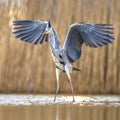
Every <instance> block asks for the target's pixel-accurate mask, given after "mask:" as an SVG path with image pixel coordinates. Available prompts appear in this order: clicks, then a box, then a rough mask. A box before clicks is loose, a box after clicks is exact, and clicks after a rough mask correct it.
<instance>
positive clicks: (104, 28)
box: [13, 20, 114, 101]
mask: <svg viewBox="0 0 120 120" xmlns="http://www.w3.org/2000/svg"><path fill="white" fill-rule="evenodd" d="M13 25H14V27H13V34H15V35H16V38H19V39H20V40H22V41H25V42H28V43H32V44H42V43H44V42H49V44H50V50H51V54H52V57H53V61H54V62H55V64H56V79H57V89H56V94H55V98H54V101H55V100H56V95H57V93H58V90H59V71H64V72H65V73H66V74H67V76H68V78H69V80H70V85H71V90H72V94H73V101H75V100H74V93H73V85H72V81H71V77H70V73H71V72H72V71H73V70H76V71H80V69H79V68H76V67H73V66H72V64H71V63H72V62H75V61H76V60H78V59H79V58H80V56H81V53H82V45H83V44H84V43H85V44H86V45H87V46H89V47H93V48H97V47H101V46H104V45H108V44H110V43H112V41H113V40H114V26H113V25H111V24H94V23H75V24H72V25H71V26H70V27H69V29H68V32H67V35H66V38H65V42H64V45H63V47H62V48H60V40H59V37H58V35H57V32H56V31H55V29H54V28H53V26H52V25H51V23H50V22H49V21H43V20H20V21H13Z"/></svg>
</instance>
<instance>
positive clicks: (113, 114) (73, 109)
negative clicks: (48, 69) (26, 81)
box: [0, 95, 120, 120]
mask: <svg viewBox="0 0 120 120" xmlns="http://www.w3.org/2000/svg"><path fill="white" fill-rule="evenodd" d="M53 98H54V95H0V120H33V119H34V120H96V119H97V120H120V96H75V100H76V102H74V103H72V102H71V101H72V97H71V96H66V95H59V96H58V97H57V100H56V102H53Z"/></svg>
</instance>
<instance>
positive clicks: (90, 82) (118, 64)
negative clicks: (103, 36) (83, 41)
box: [0, 0, 120, 94]
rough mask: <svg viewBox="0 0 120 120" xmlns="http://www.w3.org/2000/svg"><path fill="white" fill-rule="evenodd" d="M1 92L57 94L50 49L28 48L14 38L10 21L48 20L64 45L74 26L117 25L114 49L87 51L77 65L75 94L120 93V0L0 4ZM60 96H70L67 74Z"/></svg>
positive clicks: (12, 0)
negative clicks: (69, 28) (62, 94)
mask: <svg viewBox="0 0 120 120" xmlns="http://www.w3.org/2000/svg"><path fill="white" fill-rule="evenodd" d="M0 16H1V17H0V18H1V19H0V92H1V93H2V92H4V93H10V92H13V93H19V92H22V93H27V92H34V93H38V92H39V93H54V92H55V89H56V78H55V65H54V63H53V61H52V59H51V54H50V50H49V45H48V44H47V43H45V44H44V45H38V46H34V45H30V44H27V43H24V42H21V41H20V40H17V39H15V38H14V36H13V35H12V34H11V27H12V26H11V22H12V20H20V19H42V20H50V21H51V23H52V24H53V26H54V27H55V29H56V30H57V32H58V34H59V37H60V39H61V43H62V44H63V42H64V38H65V35H66V32H67V29H68V27H69V26H70V24H72V23H74V22H95V23H111V24H114V25H115V27H116V28H115V38H116V40H115V41H114V43H113V44H111V45H109V46H106V47H102V48H98V49H93V48H88V47H87V46H84V47H83V54H82V57H81V59H80V60H79V61H78V62H76V63H74V65H75V66H79V68H81V69H82V70H83V71H81V72H73V74H72V81H73V84H74V91H75V93H76V94H77V93H83V94H84V93H89V94H92V93H94V94H95V93H96V94H119V93H120V40H119V39H120V31H119V26H120V1H119V0H59V1H58V0H1V1H0ZM60 92H61V93H71V90H70V84H69V81H68V78H67V76H66V75H65V74H64V73H61V75H60Z"/></svg>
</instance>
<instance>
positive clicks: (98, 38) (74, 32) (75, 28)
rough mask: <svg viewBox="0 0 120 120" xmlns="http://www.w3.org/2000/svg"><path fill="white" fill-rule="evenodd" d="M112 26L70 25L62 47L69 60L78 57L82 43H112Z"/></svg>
mask: <svg viewBox="0 0 120 120" xmlns="http://www.w3.org/2000/svg"><path fill="white" fill-rule="evenodd" d="M113 32H114V27H113V26H112V25H110V24H93V23H75V24H73V25H71V26H70V28H69V30H68V33H67V36H66V39H65V43H64V45H63V49H64V50H65V51H66V54H67V56H68V58H69V60H70V61H71V62H74V61H76V60H78V59H79V58H80V55H81V47H82V44H83V43H85V44H86V45H88V46H89V47H93V48H96V47H100V46H104V45H108V44H110V43H112V41H113V40H114V33H113Z"/></svg>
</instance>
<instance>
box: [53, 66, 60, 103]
mask: <svg viewBox="0 0 120 120" xmlns="http://www.w3.org/2000/svg"><path fill="white" fill-rule="evenodd" d="M59 74H60V70H59V69H58V68H56V80H57V88H56V93H55V97H54V102H55V100H56V96H57V93H58V91H59Z"/></svg>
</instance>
